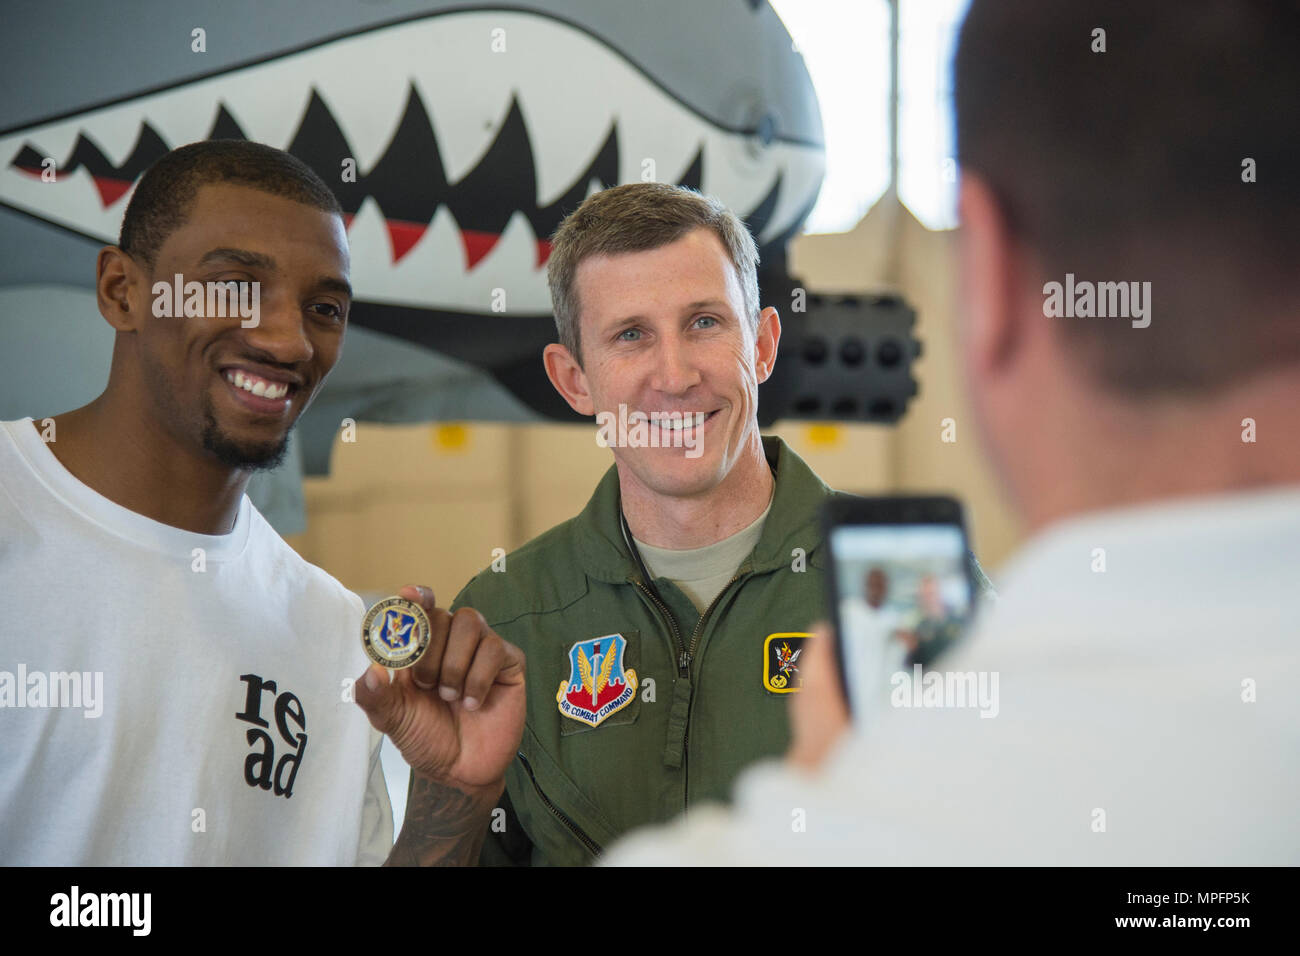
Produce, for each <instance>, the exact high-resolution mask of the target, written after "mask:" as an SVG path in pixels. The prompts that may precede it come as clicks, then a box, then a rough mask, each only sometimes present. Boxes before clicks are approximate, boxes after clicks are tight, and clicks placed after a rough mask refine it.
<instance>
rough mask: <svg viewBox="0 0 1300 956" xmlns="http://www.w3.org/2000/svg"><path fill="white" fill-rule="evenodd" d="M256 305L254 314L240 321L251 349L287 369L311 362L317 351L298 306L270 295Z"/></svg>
mask: <svg viewBox="0 0 1300 956" xmlns="http://www.w3.org/2000/svg"><path fill="white" fill-rule="evenodd" d="M263 292H265V290H263ZM254 302H255V305H256V308H254V309H252V310H251V311H252V312H253V314H252V315H251V316H249V317H241V320H240V326H241V328H242V331H243V339H244V341H245V342H246V343H248V345H249V347H250V348H254V349H258V350H260V351H262V352H265V353H266V354H267V355H269V356H271V357H273V358H274V359H275V361H277V362H280V363H282V364H285V365H294V364H298V363H301V362H306V361H308V360H310V359H311V357H312V355H313V354H314V353H315V349H314V348H313V347H312V343H311V338H310V337H309V336H308V334H307V321H308V320H307V318H306V317H305V316H304V315H303V312H302V309H301V308H300V307H299V305H298V303H297V302H296V301H292V300H289V299H287V298H286V297H284V296H266V295H262V296H261V298H260V301H256V300H254Z"/></svg>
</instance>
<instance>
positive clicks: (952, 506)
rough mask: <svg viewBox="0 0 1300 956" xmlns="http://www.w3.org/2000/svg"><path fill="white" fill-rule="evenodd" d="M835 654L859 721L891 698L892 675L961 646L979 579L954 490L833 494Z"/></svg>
mask: <svg viewBox="0 0 1300 956" xmlns="http://www.w3.org/2000/svg"><path fill="white" fill-rule="evenodd" d="M823 523H824V527H825V531H826V540H827V542H828V544H829V550H830V556H831V573H830V574H829V575H827V581H828V587H829V591H830V594H829V597H830V608H831V614H832V615H833V617H834V620H835V630H836V635H837V637H838V640H837V641H836V658H837V661H838V664H839V673H840V680H841V683H842V685H843V687H844V693H845V699H846V700H847V701H848V704H849V710H850V712H851V713H852V715H853V718H854V720H855V721H857V722H863V721H865V720H866V719H867V718H868V716H869V714H870V713H871V712H872V710H874V708H875V707H876V706H878V705H880V704H882V703H883V702H884V701H885V700H886V699H888V695H889V688H890V679H891V678H892V676H893V675H894V674H895V673H897V672H899V671H902V670H905V669H910V668H911V667H912V666H913V665H915V664H921V665H922V666H923V667H924V666H925V665H927V664H928V663H930V662H932V661H933V660H934V659H935V658H936V657H938V656H939V654H941V653H942V652H943V651H944V650H946V649H947V648H949V647H951V646H952V645H953V644H954V643H956V642H957V641H958V640H959V639H960V637H961V636H962V634H963V633H964V631H965V630H966V628H967V625H968V623H969V620H970V616H971V610H972V604H973V600H972V595H973V594H974V582H973V581H972V580H971V572H970V565H969V562H968V560H967V551H968V549H967V545H966V528H965V522H964V520H963V516H962V508H961V504H960V503H959V502H958V501H957V500H956V499H954V498H948V497H906V496H889V497H874V498H860V497H853V496H844V497H841V498H835V499H832V500H831V501H830V502H828V503H827V505H826V507H825V509H824V511H823Z"/></svg>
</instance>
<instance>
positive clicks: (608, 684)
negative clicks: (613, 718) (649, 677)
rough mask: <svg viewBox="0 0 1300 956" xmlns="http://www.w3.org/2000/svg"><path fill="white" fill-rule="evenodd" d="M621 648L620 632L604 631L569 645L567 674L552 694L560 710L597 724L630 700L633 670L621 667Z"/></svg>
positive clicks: (593, 724) (569, 715)
mask: <svg viewBox="0 0 1300 956" xmlns="http://www.w3.org/2000/svg"><path fill="white" fill-rule="evenodd" d="M625 647H627V640H626V639H625V638H624V637H623V635H622V634H606V635H605V636H604V637H593V638H591V639H590V640H587V641H579V642H578V643H577V644H574V645H573V647H571V648H569V677H568V679H567V680H564V681H562V682H561V683H560V689H559V690H558V691H556V693H555V702H556V704H558V705H559V708H560V713H562V714H563V715H564V716H565V717H571V718H573V719H574V720H580V721H582V722H583V723H584V724H589V725H590V726H592V727H598V726H600V723H601V721H603V720H604V719H605V718H606V717H608V716H609V715H610V714H615V713H617V712H618V711H620V710H622V709H623V708H624V707H626V706H627V705H628V704H630V703H631V702H632V698H633V697H635V696H636V671H634V670H631V669H630V668H629V669H627V670H624V669H623V649H624V648H625Z"/></svg>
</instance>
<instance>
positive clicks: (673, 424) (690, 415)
mask: <svg viewBox="0 0 1300 956" xmlns="http://www.w3.org/2000/svg"><path fill="white" fill-rule="evenodd" d="M718 411H719V409H714V410H713V411H711V412H670V413H665V412H660V413H652V414H649V415H645V414H642V415H636V414H635V413H634V414H632V415H629V416H628V423H629V424H632V423H634V422H637V421H643V422H645V423H646V424H647V425H648V426H649V427H651V428H658V429H659V430H660V431H665V432H684V431H690V430H691V429H694V428H700V427H703V425H704V424H705V423H706V422H708V421H709V420H711V419H712V418H713V417H714V416H715V415H717V414H718Z"/></svg>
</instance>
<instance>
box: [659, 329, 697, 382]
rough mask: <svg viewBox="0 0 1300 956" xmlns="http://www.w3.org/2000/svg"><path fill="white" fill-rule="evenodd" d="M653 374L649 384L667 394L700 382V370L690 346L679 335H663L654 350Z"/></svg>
mask: <svg viewBox="0 0 1300 956" xmlns="http://www.w3.org/2000/svg"><path fill="white" fill-rule="evenodd" d="M653 360H654V363H655V368H654V374H653V375H652V377H651V381H650V385H651V387H652V388H654V390H655V391H658V392H664V393H665V394H669V395H680V394H681V393H683V392H685V391H687V390H688V389H691V388H693V387H694V386H696V385H698V384H700V380H701V377H700V371H699V368H698V367H697V366H696V363H695V360H694V358H693V356H692V354H691V350H690V347H689V346H688V345H687V343H686V342H685V341H683V339H682V338H681V337H680V336H665V337H663V338H661V339H660V340H659V347H658V348H656V349H655V350H654V355H653Z"/></svg>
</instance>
